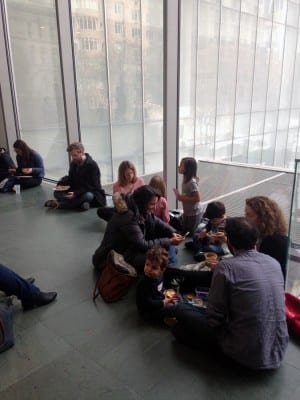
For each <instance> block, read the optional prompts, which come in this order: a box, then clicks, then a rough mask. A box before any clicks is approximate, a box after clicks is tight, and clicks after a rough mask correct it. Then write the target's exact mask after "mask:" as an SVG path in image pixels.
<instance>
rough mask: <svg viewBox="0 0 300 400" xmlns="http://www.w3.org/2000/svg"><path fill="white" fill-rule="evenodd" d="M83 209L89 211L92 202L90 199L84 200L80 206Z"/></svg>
mask: <svg viewBox="0 0 300 400" xmlns="http://www.w3.org/2000/svg"><path fill="white" fill-rule="evenodd" d="M80 208H81V210H82V211H87V210H89V209H90V203H89V202H88V201H84V202H83V203H82V204H81V206H80Z"/></svg>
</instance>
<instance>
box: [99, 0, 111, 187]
mask: <svg viewBox="0 0 300 400" xmlns="http://www.w3.org/2000/svg"><path fill="white" fill-rule="evenodd" d="M102 9H103V28H104V30H103V31H104V42H105V55H106V79H107V102H108V127H109V130H108V131H109V140H110V159H111V179H112V181H113V177H114V163H113V150H112V121H111V101H110V79H109V78H110V76H109V59H108V45H107V44H108V42H107V23H106V5H105V0H102Z"/></svg>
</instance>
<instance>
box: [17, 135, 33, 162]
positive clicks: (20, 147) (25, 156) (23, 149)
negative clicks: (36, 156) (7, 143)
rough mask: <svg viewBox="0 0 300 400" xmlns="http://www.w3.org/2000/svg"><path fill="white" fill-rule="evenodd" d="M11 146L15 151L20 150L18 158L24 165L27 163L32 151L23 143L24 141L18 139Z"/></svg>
mask: <svg viewBox="0 0 300 400" xmlns="http://www.w3.org/2000/svg"><path fill="white" fill-rule="evenodd" d="M13 146H14V148H15V149H18V150H21V152H22V153H21V155H20V156H19V157H21V159H22V160H23V161H25V162H26V163H29V161H30V157H31V154H32V149H31V148H30V147H29V146H28V144H27V143H25V142H24V140H21V139H18V140H16V141H15V143H14V145H13Z"/></svg>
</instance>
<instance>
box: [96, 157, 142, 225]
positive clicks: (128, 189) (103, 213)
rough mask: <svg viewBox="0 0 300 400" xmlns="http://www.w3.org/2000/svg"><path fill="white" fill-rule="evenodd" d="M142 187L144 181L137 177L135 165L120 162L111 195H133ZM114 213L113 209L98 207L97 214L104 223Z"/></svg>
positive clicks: (129, 162) (128, 162)
mask: <svg viewBox="0 0 300 400" xmlns="http://www.w3.org/2000/svg"><path fill="white" fill-rule="evenodd" d="M144 185H145V182H144V179H143V178H141V177H138V176H137V173H136V168H135V165H134V164H133V163H132V162H131V161H122V162H121V164H120V165H119V170H118V180H117V182H115V183H114V184H113V193H123V194H128V193H133V192H134V191H135V190H136V189H138V188H139V187H141V186H144ZM114 211H115V208H114V207H99V208H98V210H97V214H98V217H99V218H101V219H104V221H109V220H110V219H111V217H112V215H113V213H114Z"/></svg>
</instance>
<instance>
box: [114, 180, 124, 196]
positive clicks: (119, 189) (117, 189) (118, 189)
mask: <svg viewBox="0 0 300 400" xmlns="http://www.w3.org/2000/svg"><path fill="white" fill-rule="evenodd" d="M116 192H120V193H122V186H121V185H120V182H119V181H117V182H115V183H114V184H113V193H116Z"/></svg>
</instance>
